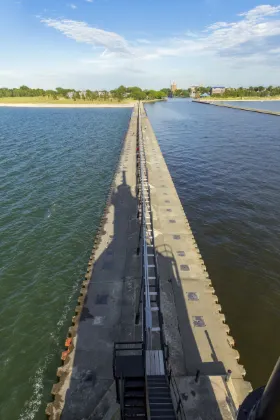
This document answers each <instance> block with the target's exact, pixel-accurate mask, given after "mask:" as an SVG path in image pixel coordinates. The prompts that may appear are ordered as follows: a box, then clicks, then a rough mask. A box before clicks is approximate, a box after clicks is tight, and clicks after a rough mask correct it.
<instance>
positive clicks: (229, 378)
mask: <svg viewBox="0 0 280 420" xmlns="http://www.w3.org/2000/svg"><path fill="white" fill-rule="evenodd" d="M138 111H139V110H138V106H136V107H135V108H134V110H133V112H132V116H131V121H130V124H129V128H128V132H127V135H126V138H125V140H124V144H123V150H122V153H121V157H120V162H119V165H118V168H117V170H116V174H115V178H114V181H113V184H112V188H111V191H110V195H109V198H108V202H107V206H106V210H105V213H104V216H103V219H102V224H101V226H100V229H99V232H98V235H97V237H96V239H95V243H94V248H93V253H92V256H91V258H90V261H89V265H88V271H87V274H86V276H85V280H84V282H83V285H82V290H81V296H80V298H79V306H78V307H77V308H76V316H75V317H74V318H73V326H72V327H71V328H70V329H69V337H68V339H67V340H66V343H65V344H66V349H67V350H66V351H65V352H63V354H62V359H63V361H64V365H63V366H62V367H60V368H59V369H58V372H57V374H58V377H59V382H58V383H57V384H55V385H54V386H53V390H52V393H53V396H54V401H53V402H52V403H50V404H49V405H48V407H47V410H46V413H47V414H48V416H49V418H50V419H51V420H58V419H63V420H92V419H95V420H98V419H100V420H101V419H105V420H111V419H114V420H117V419H119V418H120V410H119V405H118V404H116V394H115V390H116V387H115V383H114V376H115V372H113V368H112V366H113V350H114V349H115V345H114V343H116V342H134V343H135V342H141V341H143V320H144V324H145V327H147V319H148V318H146V319H145V311H144V312H143V314H142V316H141V317H140V320H139V319H138V321H139V322H135V320H137V318H138V314H137V307H138V302H139V295H140V296H141V293H143V299H142V304H143V300H144V296H147V292H143V291H142V292H141V290H142V288H141V277H142V276H143V271H142V269H141V264H142V262H141V255H140V256H139V255H138V252H137V250H139V238H140V237H141V235H140V237H139V232H140V231H141V226H140V223H139V179H138V178H139V164H140V168H142V169H143V168H144V166H143V165H144V164H145V168H144V172H145V183H146V184H147V182H148V185H146V187H145V191H144V192H143V197H145V200H146V199H147V200H148V202H147V207H146V208H147V209H148V208H150V214H151V220H150V222H149V226H150V227H149V232H150V233H149V235H150V238H152V242H153V252H155V254H153V259H154V260H155V261H154V263H153V264H150V263H149V264H150V265H148V268H149V269H150V268H151V269H152V270H155V277H151V274H150V275H148V278H153V279H156V284H155V286H156V285H157V281H158V287H159V289H158V290H159V295H160V296H159V299H158V300H157V305H156V306H154V307H153V309H154V310H153V314H156V316H157V323H156V325H158V326H156V327H154V328H153V337H155V338H153V340H154V341H153V343H154V347H153V346H151V345H150V344H149V347H147V349H150V350H148V351H146V356H145V357H146V367H144V370H146V375H149V372H150V375H154V376H150V377H149V376H148V379H147V378H146V384H147V386H148V389H149V390H150V392H152V393H153V395H154V397H153V398H155V394H154V393H155V392H156V390H154V388H153V387H157V384H161V385H160V388H162V389H164V393H165V395H166V397H161V396H159V397H157V398H167V396H168V403H167V402H166V404H167V406H168V407H170V404H171V403H170V401H171V399H170V398H172V401H173V404H174V408H175V412H176V408H178V407H179V404H180V405H181V408H182V407H183V412H182V411H180V413H179V411H178V412H177V415H176V418H182V419H183V418H185V419H213V420H222V419H235V418H236V413H237V409H238V407H239V405H240V404H241V403H242V402H243V400H244V398H245V397H246V396H247V395H248V393H249V392H250V390H251V386H250V384H249V383H248V382H246V381H244V379H243V377H244V375H245V371H244V368H243V367H242V366H241V365H239V364H238V359H239V354H238V352H237V351H236V350H235V349H234V348H233V346H234V340H233V338H232V337H231V336H230V335H229V328H228V326H227V325H226V324H225V318H224V315H223V314H222V313H221V307H220V305H219V304H218V303H217V301H218V299H217V297H216V296H215V294H214V289H213V287H212V285H211V281H210V280H209V276H208V274H207V271H206V268H205V265H204V263H203V260H202V257H201V255H200V253H199V250H198V247H197V245H196V242H195V239H194V237H193V234H192V232H191V228H190V226H189V223H188V220H187V218H186V215H185V213H184V210H183V208H182V205H181V203H180V199H179V197H178V195H177V192H176V189H175V186H174V184H173V181H172V178H171V176H170V174H169V171H168V168H167V165H166V163H165V160H164V158H163V155H162V153H161V151H160V147H159V144H158V142H157V139H156V137H155V134H154V132H153V129H152V127H151V124H150V122H149V120H148V117H147V115H146V112H145V109H144V107H143V105H142V104H140V115H138ZM139 148H140V152H141V153H140V155H141V156H140V161H139ZM141 159H144V161H143V160H141ZM143 162H144V163H143ZM141 165H142V166H141ZM137 168H138V169H137ZM186 182H187V181H186ZM142 185H144V184H142ZM137 193H138V194H137ZM148 246H150V245H148ZM140 254H141V253H140ZM153 287H154V286H153ZM145 293H146V294H145ZM148 294H149V295H157V292H154V293H148ZM153 316H154V315H153ZM161 333H163V336H164V341H165V344H164V348H162V349H161V348H160V345H162V341H163V339H162V337H161V336H159V335H160V334H161ZM157 334H158V339H157V338H156V337H157ZM143 343H145V340H144V342H143ZM146 344H147V343H146ZM167 349H168V351H167ZM163 354H164V365H163V359H162V355H163ZM140 359H141V358H140ZM156 359H157V360H156ZM127 360H128V359H127ZM134 360H136V359H134ZM155 363H156V364H157V366H156V364H155ZM127 366H128V364H127V363H125V365H124V368H125V369H126V368H127ZM131 369H132V370H134V371H137V369H138V368H137V366H132V367H131ZM126 370H127V369H126ZM152 370H153V371H152ZM140 371H141V369H138V373H137V372H136V373H137V376H139V375H140V374H142V373H141V372H140ZM139 372H140V373H139ZM147 372H148V373H147ZM136 373H135V375H136ZM121 375H122V374H121ZM157 375H161V376H158V379H157ZM171 377H172V378H173V379H172V381H173V382H172V381H171ZM165 378H168V379H166V380H165ZM121 379H122V376H121ZM169 381H170V382H169ZM168 383H169V385H170V388H171V383H172V384H173V387H174V386H175V388H176V389H177V388H178V389H177V391H176V392H175V391H172V392H171V391H169V390H168V389H165V388H166V387H168ZM174 383H175V385H174ZM138 384H139V381H138ZM138 392H139V391H138ZM148 392H149V391H147V393H148ZM147 393H146V395H147ZM175 394H176V395H175ZM134 397H135V395H134ZM146 398H147V397H146ZM146 398H145V396H144V399H143V401H144V403H145V402H146ZM134 399H135V398H134ZM149 404H150V407H148V408H147V417H143V416H145V414H141V416H142V418H156V417H153V416H151V417H150V414H149V412H150V410H151V412H153V405H154V406H155V405H156V404H158V402H156V401H155V400H153V401H152V402H151V399H150V400H149ZM163 405H164V403H163ZM171 405H172V404H171ZM134 408H135V407H134ZM141 409H142V406H141ZM169 410H170V413H171V412H172V413H173V409H172V410H171V408H169ZM144 412H145V410H144ZM172 416H173V414H172ZM172 416H171V415H170V417H166V418H174V417H172ZM157 418H164V417H162V416H160V417H157Z"/></svg>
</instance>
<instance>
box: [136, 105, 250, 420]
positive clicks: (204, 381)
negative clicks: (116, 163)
mask: <svg viewBox="0 0 280 420" xmlns="http://www.w3.org/2000/svg"><path fill="white" fill-rule="evenodd" d="M142 126H143V131H144V142H145V151H146V158H147V166H148V173H149V183H150V186H151V205H152V211H153V224H154V229H155V242H156V248H157V259H158V265H159V275H160V283H161V310H162V313H163V321H164V330H165V336H166V341H167V343H168V345H169V349H170V364H171V368H172V371H173V373H174V375H175V376H176V377H178V378H180V381H179V382H180V390H181V392H182V393H183V394H184V396H185V398H184V406H185V410H186V414H187V418H193V419H196V418H206V417H204V416H203V412H204V413H207V419H213V420H214V419H215V420H217V419H219V418H220V419H227V418H233V417H229V416H233V415H234V414H235V412H236V409H237V408H238V406H239V405H240V403H241V402H242V401H243V400H244V398H245V397H246V395H247V394H248V392H249V391H250V390H251V386H250V384H249V383H248V382H245V381H244V379H243V376H244V375H245V370H244V368H243V367H242V366H241V365H239V364H238V359H239V354H238V352H237V351H236V350H235V349H234V348H233V345H234V341H233V339H232V337H230V336H229V335H228V333H229V328H228V326H227V325H226V324H225V317H224V315H223V314H222V313H221V307H220V305H218V304H217V301H218V299H217V297H216V296H215V295H214V289H213V287H212V285H211V281H210V280H209V276H208V274H207V272H206V268H205V265H204V263H203V260H202V257H201V255H200V253H199V250H198V247H197V245H196V242H195V239H194V237H193V234H192V231H191V228H190V226H189V223H188V220H187V218H186V216H185V213H184V210H183V208H182V205H181V202H180V199H179V197H178V195H177V192H176V189H175V187H174V184H173V181H172V178H171V176H170V174H169V171H168V168H167V166H166V163H165V161H164V158H163V156H162V153H161V151H160V147H159V145H158V142H157V139H156V137H155V134H154V132H153V130H152V127H151V124H150V122H149V120H148V118H147V117H146V116H145V111H144V109H143V118H142ZM198 370H199V371H200V374H201V377H200V379H199V381H198V383H196V382H195V381H194V378H195V375H196V373H197V371H198ZM228 370H230V371H231V372H232V374H231V378H230V380H229V381H228V382H226V379H225V378H226V374H227V371H228ZM193 383H194V384H195V386H194V385H192V384H193ZM217 395H218V396H217ZM202 407H203V408H202ZM200 409H201V412H200V414H198V413H199V410H200ZM194 413H197V414H196V415H195V414H194ZM211 413H212V414H211ZM217 413H219V415H218V414H217ZM199 415H200V417H199Z"/></svg>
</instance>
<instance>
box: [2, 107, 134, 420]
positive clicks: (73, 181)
mask: <svg viewBox="0 0 280 420" xmlns="http://www.w3.org/2000/svg"><path fill="white" fill-rule="evenodd" d="M130 115H131V110H130V109H80V110H79V109H70V110H69V109H55V108H54V109H24V108H22V109H21V108H19V109H4V108H2V109H0V156H1V177H2V179H1V197H2V199H1V203H2V209H1V216H0V226H1V227H0V234H1V249H0V252H1V277H0V292H1V293H0V296H1V304H0V316H1V327H0V328H1V347H0V365H1V369H0V418H1V419H3V420H4V419H5V420H17V419H20V420H32V419H43V418H45V416H44V410H45V407H46V403H47V402H48V401H49V400H50V398H51V395H50V391H51V387H52V385H53V383H54V382H55V381H56V369H57V367H58V366H60V364H61V362H60V354H61V351H62V349H63V344H64V340H65V337H66V335H67V329H68V327H69V326H70V325H71V317H72V316H73V313H74V308H75V306H76V303H77V296H78V294H79V289H80V284H81V282H82V280H83V276H84V273H85V271H86V266H87V262H88V258H89V254H90V251H91V248H92V245H93V237H94V232H95V230H96V228H97V227H98V224H99V219H100V216H101V214H102V210H103V207H104V204H105V201H106V197H107V194H108V190H109V186H110V183H111V179H112V176H113V173H114V168H115V165H116V163H117V161H118V158H119V153H120V149H121V143H122V139H123V138H124V135H125V133H126V129H127V126H128V121H129V118H130Z"/></svg>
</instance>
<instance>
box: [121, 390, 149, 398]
mask: <svg viewBox="0 0 280 420" xmlns="http://www.w3.org/2000/svg"><path fill="white" fill-rule="evenodd" d="M144 396H145V391H144V388H143V389H139V388H138V389H134V390H133V389H130V388H126V389H125V397H126V398H144Z"/></svg>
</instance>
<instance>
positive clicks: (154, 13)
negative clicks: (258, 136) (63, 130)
mask: <svg viewBox="0 0 280 420" xmlns="http://www.w3.org/2000/svg"><path fill="white" fill-rule="evenodd" d="M0 10H1V13H0V86H8V87H12V86H19V85H21V84H27V85H28V86H31V87H43V88H55V87H57V86H62V87H73V88H76V89H84V88H89V89H103V88H104V89H112V88H114V87H116V86H119V85H120V84H124V85H127V86H131V85H138V86H141V87H142V88H155V89H158V88H162V87H166V86H168V85H169V82H170V80H171V79H172V80H176V82H177V84H178V86H179V87H189V86H191V85H195V84H204V85H226V86H249V85H269V84H272V85H275V84H278V85H280V0H278V2H275V1H270V3H269V4H266V3H264V2H263V1H256V0H192V1H190V0H173V1H170V0H139V1H137V0H69V1H68V0H0Z"/></svg>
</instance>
